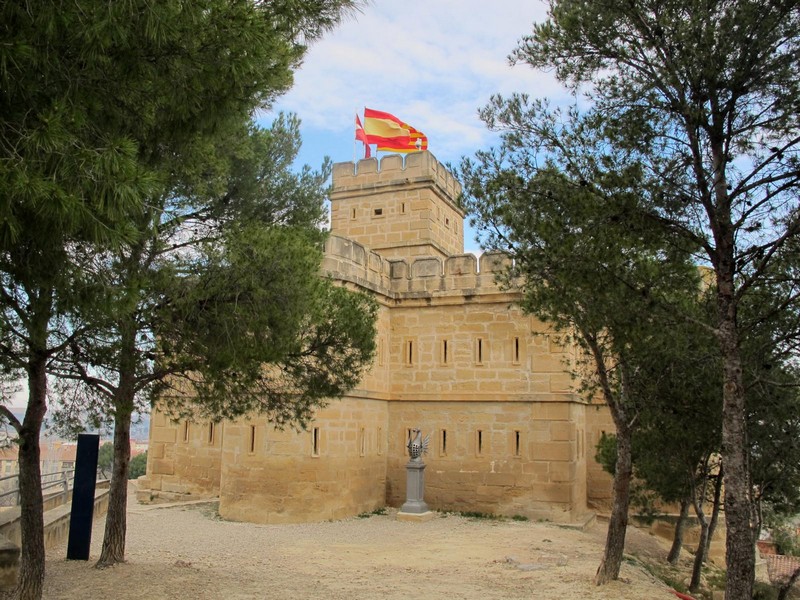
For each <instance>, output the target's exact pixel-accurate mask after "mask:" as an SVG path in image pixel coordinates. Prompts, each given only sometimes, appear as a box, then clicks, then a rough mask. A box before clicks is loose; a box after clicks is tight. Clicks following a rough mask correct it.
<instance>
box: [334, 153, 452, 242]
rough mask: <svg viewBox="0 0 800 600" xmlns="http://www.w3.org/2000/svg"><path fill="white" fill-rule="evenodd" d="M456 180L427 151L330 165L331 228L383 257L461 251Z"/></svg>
mask: <svg viewBox="0 0 800 600" xmlns="http://www.w3.org/2000/svg"><path fill="white" fill-rule="evenodd" d="M460 194H461V185H460V184H459V183H458V181H457V180H456V178H455V177H454V176H453V174H452V173H450V171H448V170H447V168H446V167H445V166H444V165H442V164H441V163H440V162H439V161H437V160H436V158H435V157H434V156H433V155H432V154H431V153H430V152H414V153H412V154H409V155H408V156H407V157H406V159H405V161H403V157H402V156H400V155H397V154H394V155H389V156H384V157H383V158H382V159H381V160H380V161H379V160H378V159H376V158H368V159H365V160H360V161H358V162H357V163H352V162H346V163H337V164H335V165H334V166H333V189H332V191H331V196H330V199H331V232H332V233H334V234H336V235H339V236H342V237H346V238H349V239H351V240H354V241H356V242H359V243H361V244H363V245H365V246H367V247H369V248H371V249H372V250H374V251H375V252H377V253H378V254H380V255H381V256H383V257H385V258H410V257H416V256H440V257H442V258H445V257H447V256H450V255H453V254H461V253H462V252H463V251H464V211H463V209H462V208H461V207H460V206H459V204H458V198H459V195H460Z"/></svg>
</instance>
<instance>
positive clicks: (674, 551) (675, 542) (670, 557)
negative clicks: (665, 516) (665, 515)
mask: <svg viewBox="0 0 800 600" xmlns="http://www.w3.org/2000/svg"><path fill="white" fill-rule="evenodd" d="M689 503H690V500H689V498H684V499H683V500H681V512H680V514H679V515H678V521H677V522H676V523H675V535H673V536H672V548H670V549H669V554H667V562H668V563H669V564H671V565H674V564H677V562H678V559H679V558H680V556H681V548H683V529H684V527H685V526H686V518H687V517H688V516H689Z"/></svg>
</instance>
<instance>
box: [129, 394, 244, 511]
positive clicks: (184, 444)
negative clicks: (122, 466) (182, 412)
mask: <svg viewBox="0 0 800 600" xmlns="http://www.w3.org/2000/svg"><path fill="white" fill-rule="evenodd" d="M227 425H228V424H227V423H226V422H224V421H223V422H221V423H211V422H207V421H205V422H200V421H191V420H183V421H180V422H175V421H171V420H170V419H168V418H167V417H166V416H165V415H164V413H162V412H160V411H158V410H157V409H154V410H153V413H152V416H151V418H150V447H149V450H148V452H147V475H146V477H145V478H144V479H143V480H141V482H140V488H142V494H140V499H142V500H146V496H147V495H148V494H149V495H151V496H164V495H169V494H192V495H199V496H216V495H218V494H219V481H220V473H221V465H222V463H221V454H222V441H223V440H224V437H225V428H226V426H227Z"/></svg>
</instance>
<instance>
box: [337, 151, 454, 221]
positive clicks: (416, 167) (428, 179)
mask: <svg viewBox="0 0 800 600" xmlns="http://www.w3.org/2000/svg"><path fill="white" fill-rule="evenodd" d="M431 183H432V184H434V185H435V186H436V187H437V188H438V191H439V193H440V194H441V195H442V196H443V197H444V198H445V199H446V200H447V201H448V202H449V203H451V204H453V205H454V206H457V201H458V197H459V195H460V194H461V184H460V183H458V181H457V180H456V178H455V177H453V174H452V173H451V172H450V171H449V170H448V169H447V167H445V166H444V165H443V164H442V163H440V162H439V161H438V160H436V158H435V157H434V156H433V154H431V153H430V152H413V153H411V154H408V155H407V156H406V158H405V161H404V160H403V156H402V155H400V154H389V155H387V156H384V157H383V158H381V159H380V160H378V159H377V158H366V159H363V160H359V161H358V162H355V163H353V162H343V163H336V164H335V165H333V194H336V193H338V192H349V193H352V192H353V191H354V190H363V191H364V193H374V191H375V188H378V187H385V186H404V187H408V186H409V185H410V186H414V185H420V184H422V185H430V184H431ZM462 216H463V214H462Z"/></svg>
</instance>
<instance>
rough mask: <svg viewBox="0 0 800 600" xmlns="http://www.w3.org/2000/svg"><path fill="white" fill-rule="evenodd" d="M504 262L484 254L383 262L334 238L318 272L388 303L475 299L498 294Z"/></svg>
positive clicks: (349, 242) (497, 256) (502, 257)
mask: <svg viewBox="0 0 800 600" xmlns="http://www.w3.org/2000/svg"><path fill="white" fill-rule="evenodd" d="M509 263H510V259H509V258H508V256H506V255H504V254H501V253H496V252H486V253H484V254H482V255H481V257H480V258H477V257H476V256H475V255H474V254H458V255H455V256H449V257H447V258H444V259H442V258H440V257H438V256H427V257H418V258H412V259H408V260H406V259H393V258H388V259H387V258H383V257H381V256H380V255H379V254H378V253H376V252H373V251H371V250H370V249H368V248H366V247H364V246H363V245H361V244H359V243H357V242H354V241H352V240H348V239H345V238H342V237H339V236H337V235H331V236H329V237H328V240H327V242H326V244H325V258H324V261H323V271H325V272H326V273H327V274H329V275H331V276H334V277H336V278H337V279H340V280H343V281H347V282H350V283H353V284H355V285H357V286H360V287H362V288H365V289H368V290H371V291H373V292H377V293H379V294H382V295H385V296H388V297H390V298H393V299H399V298H403V297H405V295H406V294H409V293H410V294H413V295H415V296H418V295H420V294H422V295H449V294H460V295H477V294H487V293H497V292H500V291H503V290H502V288H501V286H500V284H499V283H498V282H497V275H498V274H499V273H502V272H504V271H505V270H506V269H507V268H508V266H509Z"/></svg>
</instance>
